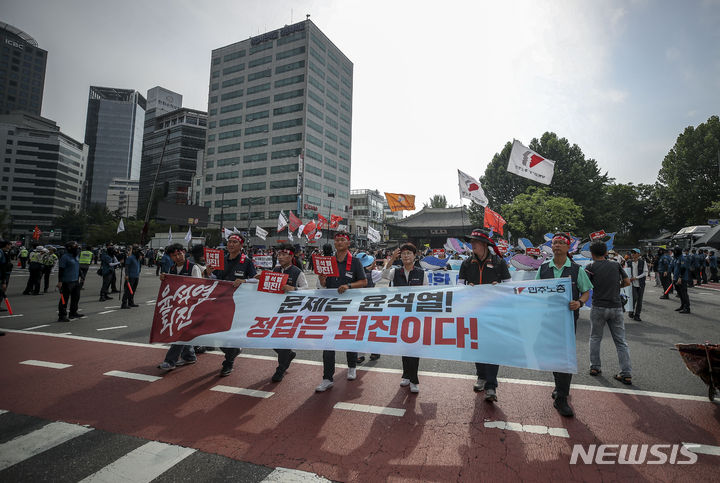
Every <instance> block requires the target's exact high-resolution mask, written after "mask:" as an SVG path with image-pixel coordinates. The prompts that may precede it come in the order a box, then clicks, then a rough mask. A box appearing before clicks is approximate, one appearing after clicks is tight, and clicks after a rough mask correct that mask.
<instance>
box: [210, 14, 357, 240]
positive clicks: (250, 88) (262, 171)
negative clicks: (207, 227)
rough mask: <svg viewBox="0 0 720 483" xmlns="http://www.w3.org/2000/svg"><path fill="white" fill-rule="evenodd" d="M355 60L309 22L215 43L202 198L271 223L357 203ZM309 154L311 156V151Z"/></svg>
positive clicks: (231, 216)
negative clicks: (353, 172)
mask: <svg viewBox="0 0 720 483" xmlns="http://www.w3.org/2000/svg"><path fill="white" fill-rule="evenodd" d="M352 95H353V64H352V62H350V60H349V59H348V58H347V57H346V56H345V55H344V54H343V53H342V52H341V51H340V50H339V49H338V48H337V47H336V46H335V45H334V44H333V43H332V42H331V41H330V40H329V39H328V38H327V37H326V36H325V35H324V34H323V33H322V32H321V31H320V29H318V27H317V26H316V25H315V24H313V23H312V22H311V21H310V20H305V21H303V22H299V23H296V24H293V25H289V26H285V27H283V28H281V29H277V30H273V31H271V32H267V33H265V34H262V35H259V36H257V37H252V38H250V39H247V40H244V41H241V42H237V43H235V44H232V45H228V46H225V47H222V48H219V49H216V50H213V52H212V57H211V69H210V86H209V100H208V101H209V102H208V135H207V146H206V149H205V156H204V167H203V174H204V177H203V183H202V184H203V189H202V193H201V196H200V198H201V202H202V203H203V204H204V205H205V206H207V207H209V208H210V215H211V219H212V221H213V222H216V223H219V222H220V221H221V220H220V218H221V217H222V221H223V223H225V224H227V225H231V226H232V225H236V226H238V227H241V228H248V227H250V225H251V223H254V224H257V225H260V226H262V227H264V228H270V229H273V232H274V227H275V226H276V222H277V216H278V213H279V212H280V211H281V210H283V211H284V212H285V213H286V214H287V213H288V211H289V210H292V211H293V212H295V213H298V214H301V215H302V217H303V218H304V219H306V220H309V219H310V218H314V217H316V216H317V214H318V213H320V214H323V216H326V210H328V209H330V210H331V211H332V212H333V213H337V214H339V215H341V216H343V217H344V218H347V216H348V212H347V207H348V206H349V205H350V163H351V156H350V153H351V142H352V134H351V133H352ZM303 155H304V157H303Z"/></svg>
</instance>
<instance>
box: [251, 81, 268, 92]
mask: <svg viewBox="0 0 720 483" xmlns="http://www.w3.org/2000/svg"><path fill="white" fill-rule="evenodd" d="M269 90H270V83H269V82H265V83H264V84H258V85H256V86H252V87H248V88H247V94H248V95H250V94H255V93H256V92H262V91H269Z"/></svg>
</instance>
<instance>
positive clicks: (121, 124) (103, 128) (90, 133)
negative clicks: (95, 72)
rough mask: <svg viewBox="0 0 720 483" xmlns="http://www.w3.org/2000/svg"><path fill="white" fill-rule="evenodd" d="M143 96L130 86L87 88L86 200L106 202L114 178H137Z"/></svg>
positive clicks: (139, 158) (143, 112)
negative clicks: (87, 149)
mask: <svg viewBox="0 0 720 483" xmlns="http://www.w3.org/2000/svg"><path fill="white" fill-rule="evenodd" d="M145 107H146V102H145V98H144V97H143V96H142V95H141V94H140V93H139V92H137V91H134V90H131V89H115V88H112V87H95V86H91V87H90V95H89V98H88V110H87V120H86V124H85V144H87V145H88V146H89V147H90V153H89V157H88V168H87V184H86V193H85V203H101V204H103V205H104V204H105V202H106V198H107V190H108V187H109V186H110V184H111V183H112V181H113V179H115V178H120V179H129V180H139V179H140V162H141V158H142V140H143V125H144V117H145Z"/></svg>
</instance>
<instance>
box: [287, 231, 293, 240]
mask: <svg viewBox="0 0 720 483" xmlns="http://www.w3.org/2000/svg"><path fill="white" fill-rule="evenodd" d="M288 238H289V239H290V241H294V239H293V236H292V232H291V231H290V230H288Z"/></svg>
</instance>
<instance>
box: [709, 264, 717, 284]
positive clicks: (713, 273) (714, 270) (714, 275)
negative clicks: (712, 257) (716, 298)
mask: <svg viewBox="0 0 720 483" xmlns="http://www.w3.org/2000/svg"><path fill="white" fill-rule="evenodd" d="M710 281H711V282H715V283H717V281H718V269H717V267H714V268H713V267H710Z"/></svg>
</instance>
